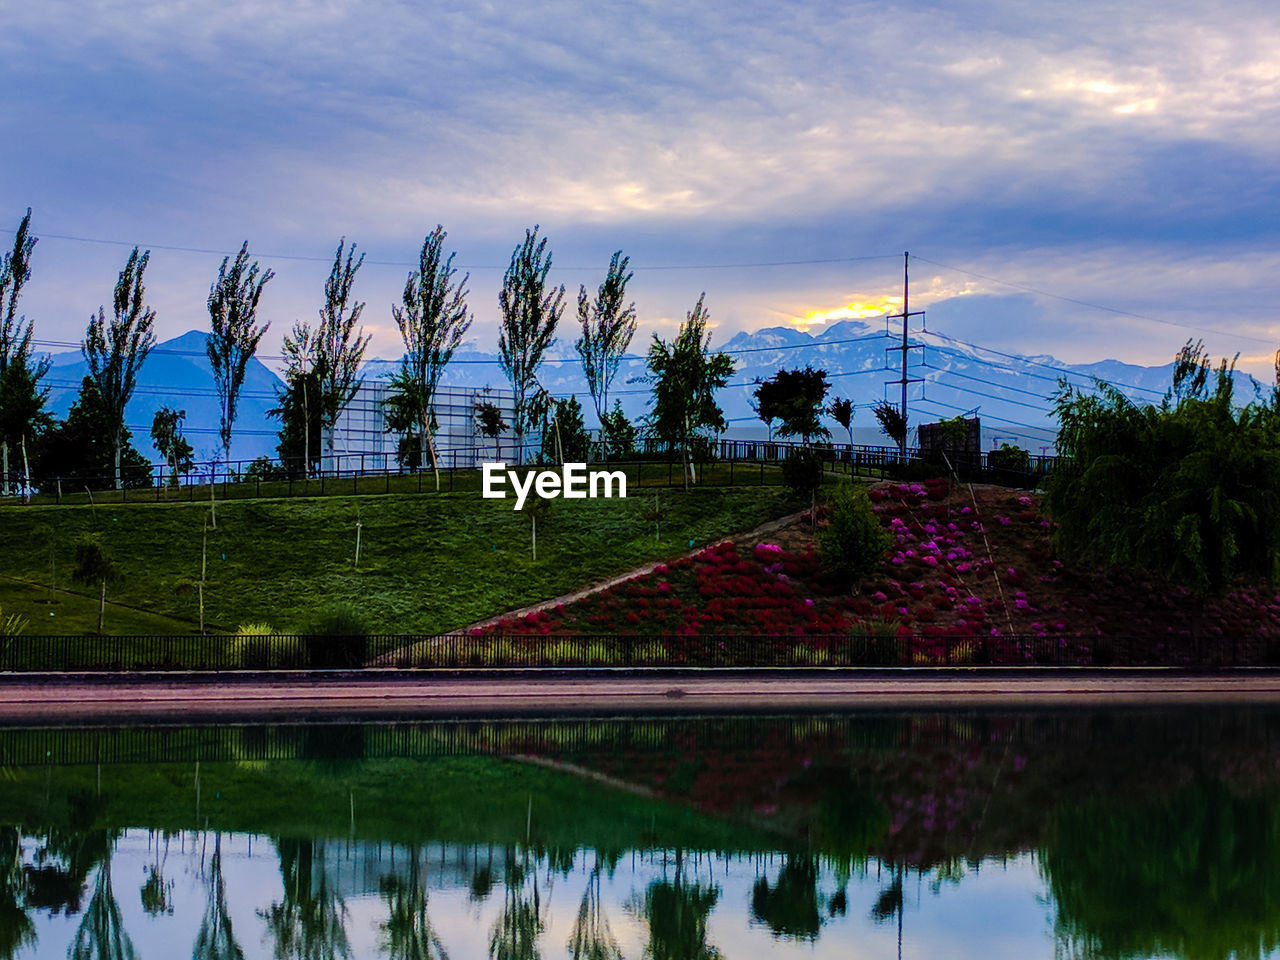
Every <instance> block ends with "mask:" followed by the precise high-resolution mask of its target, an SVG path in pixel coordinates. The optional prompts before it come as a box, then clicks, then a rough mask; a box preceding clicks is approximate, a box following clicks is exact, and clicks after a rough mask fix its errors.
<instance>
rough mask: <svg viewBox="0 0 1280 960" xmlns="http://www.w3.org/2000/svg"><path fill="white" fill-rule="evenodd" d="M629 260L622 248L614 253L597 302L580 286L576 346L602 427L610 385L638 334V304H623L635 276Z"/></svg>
mask: <svg viewBox="0 0 1280 960" xmlns="http://www.w3.org/2000/svg"><path fill="white" fill-rule="evenodd" d="M629 263H630V258H629V257H624V256H623V255H622V251H621V250H618V251H616V252H615V253H614V255H613V258H612V259H611V260H610V261H609V271H608V273H606V274H605V277H604V281H603V282H602V283H601V284H600V289H599V290H598V291H597V292H596V298H595V300H594V301H592V300H591V299H590V298H588V296H587V288H586V287H585V286H580V287H579V288H578V323H579V324H581V326H582V336H581V337H579V338H578V340H577V342H576V343H575V344H574V346H575V347H576V348H577V350H578V355H579V356H580V357H582V372H583V374H585V376H586V378H587V389H588V390H589V391H590V392H591V402H592V403H593V404H594V405H595V408H596V417H597V418H598V419H599V420H600V425H601V426H604V421H605V417H606V416H607V415H608V413H609V386H610V384H612V383H613V378H614V376H615V375H616V374H617V372H618V365H619V364H620V363H621V362H622V357H623V355H624V354H625V353H626V352H627V348H628V347H629V346H631V338H632V337H634V336H635V333H636V305H635V303H634V302H632V303H629V304H627V305H626V306H625V307H624V306H623V305H622V302H623V300H624V299H625V298H626V292H627V282H628V281H629V280H630V279H631V276H632V275H631V274H630V273H628V272H627V265H628V264H629Z"/></svg>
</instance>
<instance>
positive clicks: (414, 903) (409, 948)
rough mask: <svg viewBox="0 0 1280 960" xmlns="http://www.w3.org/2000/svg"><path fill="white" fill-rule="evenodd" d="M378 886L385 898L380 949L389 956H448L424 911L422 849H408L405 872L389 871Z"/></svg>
mask: <svg viewBox="0 0 1280 960" xmlns="http://www.w3.org/2000/svg"><path fill="white" fill-rule="evenodd" d="M379 886H380V887H381V889H382V898H383V899H384V900H385V901H386V902H387V921H386V923H384V924H382V949H383V950H385V951H386V953H387V957H388V958H389V960H449V955H448V953H446V952H445V949H444V944H442V943H441V942H440V937H439V936H438V935H437V934H436V931H435V927H433V926H432V924H431V918H430V917H429V916H428V915H427V888H426V885H425V884H424V883H423V880H422V851H421V848H419V847H417V846H413V847H411V848H410V849H409V876H408V877H407V878H404V877H398V876H396V875H395V874H390V875H388V876H385V877H383V878H382V880H381V882H380V883H379Z"/></svg>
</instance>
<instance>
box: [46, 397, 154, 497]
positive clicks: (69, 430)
mask: <svg viewBox="0 0 1280 960" xmlns="http://www.w3.org/2000/svg"><path fill="white" fill-rule="evenodd" d="M132 438H133V434H132V432H131V431H130V430H129V428H128V427H126V428H125V429H124V430H123V431H121V433H120V440H121V445H122V446H121V450H120V461H119V462H120V473H121V477H122V479H123V482H124V486H126V487H129V488H133V487H145V486H150V485H151V482H152V480H151V461H150V460H149V459H148V458H147V457H144V456H143V455H142V454H140V453H139V452H138V451H137V450H136V449H134V446H133V443H132ZM35 446H36V449H35V472H36V475H38V476H40V477H41V478H42V481H41V482H42V483H47V482H51V481H53V480H54V479H57V478H61V479H63V480H78V481H79V482H80V483H81V484H82V485H84V486H86V487H90V488H92V489H95V490H99V489H108V488H110V487H112V486H114V480H113V479H112V470H113V465H114V463H115V462H116V459H115V458H116V447H115V443H114V434H113V427H112V421H111V419H110V416H109V414H108V413H107V410H106V408H105V405H104V404H103V402H102V394H101V393H100V392H99V391H98V385H97V384H96V383H95V382H94V381H93V379H92V378H90V377H85V378H84V379H83V380H82V381H81V383H80V393H79V395H78V396H77V397H76V399H75V402H74V403H72V404H71V409H70V410H68V411H67V416H66V419H65V420H63V421H61V422H59V423H57V424H55V425H53V426H52V427H50V428H49V429H46V430H44V431H43V432H42V433H41V434H40V435H39V437H38V439H37V442H36V445H35Z"/></svg>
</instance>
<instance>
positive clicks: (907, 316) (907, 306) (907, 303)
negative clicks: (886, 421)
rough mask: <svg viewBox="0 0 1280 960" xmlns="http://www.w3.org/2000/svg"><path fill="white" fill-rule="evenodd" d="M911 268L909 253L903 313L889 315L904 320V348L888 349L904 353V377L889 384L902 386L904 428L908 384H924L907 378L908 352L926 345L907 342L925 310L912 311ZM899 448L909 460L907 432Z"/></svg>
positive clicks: (905, 260) (904, 271)
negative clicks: (909, 328) (916, 319)
mask: <svg viewBox="0 0 1280 960" xmlns="http://www.w3.org/2000/svg"><path fill="white" fill-rule="evenodd" d="M910 267H911V253H910V252H909V251H907V252H904V253H903V254H902V312H901V313H891V314H889V315H888V319H889V320H897V319H898V318H901V319H902V346H901V347H889V348H888V349H889V350H895V349H896V350H901V351H902V377H901V378H900V379H898V380H890V381H889V383H899V384H901V385H902V405H901V406H900V407H899V410H900V412H901V413H902V423H903V426H904V427H905V425H906V423H907V384H909V383H923V382H924V378H923V377H908V376H907V351H908V350H914V349H917V348H922V347H923V346H924V344H922V343H915V344H912V343H908V342H907V325H908V324H909V323H910V321H911V318H912V317H923V316H924V311H923V310H916V311H915V312H914V313H913V312H912V310H911V276H910ZM898 448H899V453H901V455H902V459H903V460H906V459H907V434H906V431H905V430H904V431H903V434H902V440H901V441H900V442H899V444H898Z"/></svg>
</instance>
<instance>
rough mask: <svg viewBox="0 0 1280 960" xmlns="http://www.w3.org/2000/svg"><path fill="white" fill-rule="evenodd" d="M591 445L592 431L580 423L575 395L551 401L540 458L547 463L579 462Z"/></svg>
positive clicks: (579, 405)
mask: <svg viewBox="0 0 1280 960" xmlns="http://www.w3.org/2000/svg"><path fill="white" fill-rule="evenodd" d="M590 448H591V434H589V433H587V427H586V425H585V424H584V423H583V422H582V404H580V403H578V398H577V397H566V398H564V399H562V400H555V401H552V404H551V411H550V417H549V419H548V421H547V422H545V423H544V424H543V428H542V459H543V461H544V462H549V463H582V462H585V461H586V459H587V454H588V453H589V452H590Z"/></svg>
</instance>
